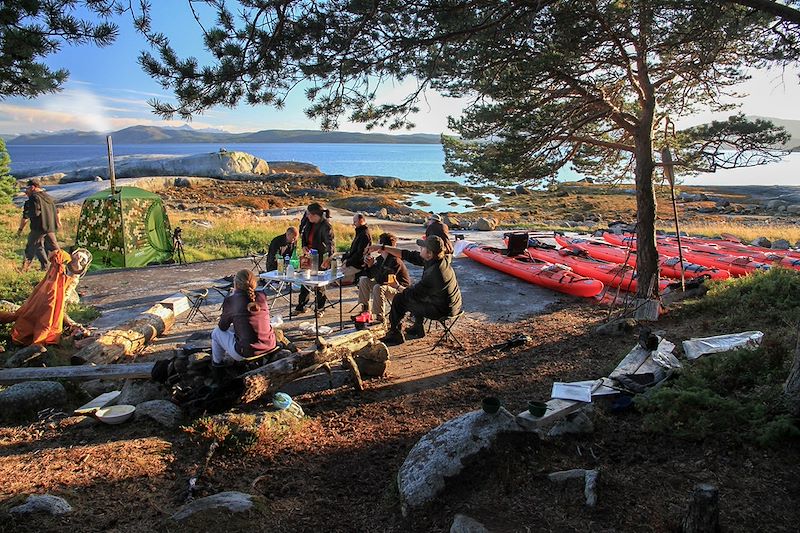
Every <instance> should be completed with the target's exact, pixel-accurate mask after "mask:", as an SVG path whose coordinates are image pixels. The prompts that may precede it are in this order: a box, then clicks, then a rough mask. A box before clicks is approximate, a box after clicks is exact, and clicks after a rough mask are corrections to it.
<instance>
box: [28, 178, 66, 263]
mask: <svg viewBox="0 0 800 533" xmlns="http://www.w3.org/2000/svg"><path fill="white" fill-rule="evenodd" d="M25 194H26V195H27V196H28V199H27V200H25V205H23V207H22V220H20V222H19V228H18V229H17V235H22V230H23V229H25V225H26V224H27V222H28V221H29V220H30V222H31V232H30V233H29V234H28V242H27V243H26V245H25V259H24V260H23V262H22V271H23V272H27V271H28V269H29V268H30V266H31V261H33V258H34V257H35V258H36V259H38V260H39V265H40V266H41V269H42V270H46V269H47V257H48V256H49V255H50V254H51V253H52V252H54V251H55V250H59V249H60V247H59V246H58V241H57V240H56V231H57V230H58V229H60V228H61V220H60V219H59V217H58V210H57V209H56V203H55V201H54V200H53V198H52V197H51V196H50V195H49V194H47V193H46V192H44V190H43V189H42V184H41V182H40V181H39V180H38V179H37V178H33V179H30V180H28V187H27V188H26V189H25Z"/></svg>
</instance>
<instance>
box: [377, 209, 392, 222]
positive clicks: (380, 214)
mask: <svg viewBox="0 0 800 533" xmlns="http://www.w3.org/2000/svg"><path fill="white" fill-rule="evenodd" d="M388 216H389V210H388V209H386V208H385V207H381V208H380V211H378V214H377V217H378V218H384V219H385V218H388Z"/></svg>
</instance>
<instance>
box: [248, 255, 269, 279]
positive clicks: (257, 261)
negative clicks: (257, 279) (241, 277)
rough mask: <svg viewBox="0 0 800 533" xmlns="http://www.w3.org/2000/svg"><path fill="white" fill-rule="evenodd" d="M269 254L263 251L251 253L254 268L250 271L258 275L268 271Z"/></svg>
mask: <svg viewBox="0 0 800 533" xmlns="http://www.w3.org/2000/svg"><path fill="white" fill-rule="evenodd" d="M268 255H269V254H268V253H267V252H264V251H263V250H262V251H260V252H251V253H250V261H251V262H252V263H253V266H251V267H250V270H252V271H253V272H255V273H256V274H261V273H263V272H266V271H267V263H268V262H269V261H267V256H268Z"/></svg>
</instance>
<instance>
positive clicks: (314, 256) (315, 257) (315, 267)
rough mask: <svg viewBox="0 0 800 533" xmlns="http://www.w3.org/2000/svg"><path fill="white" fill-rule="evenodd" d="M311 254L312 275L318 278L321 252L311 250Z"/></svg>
mask: <svg viewBox="0 0 800 533" xmlns="http://www.w3.org/2000/svg"><path fill="white" fill-rule="evenodd" d="M309 254H310V255H311V267H310V268H311V275H312V276H316V275H317V274H319V252H317V251H316V250H314V249H313V248H312V249H311V250H309Z"/></svg>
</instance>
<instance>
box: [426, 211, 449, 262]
mask: <svg viewBox="0 0 800 533" xmlns="http://www.w3.org/2000/svg"><path fill="white" fill-rule="evenodd" d="M431 235H436V236H438V237H439V238H440V239H442V242H443V243H444V253H446V254H450V255H452V254H453V243H452V242H450V228H449V227H447V224H445V223H444V222H442V216H441V215H438V214H436V213H431V214H430V215H428V220H427V221H426V223H425V238H428V237H430V236H431Z"/></svg>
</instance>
